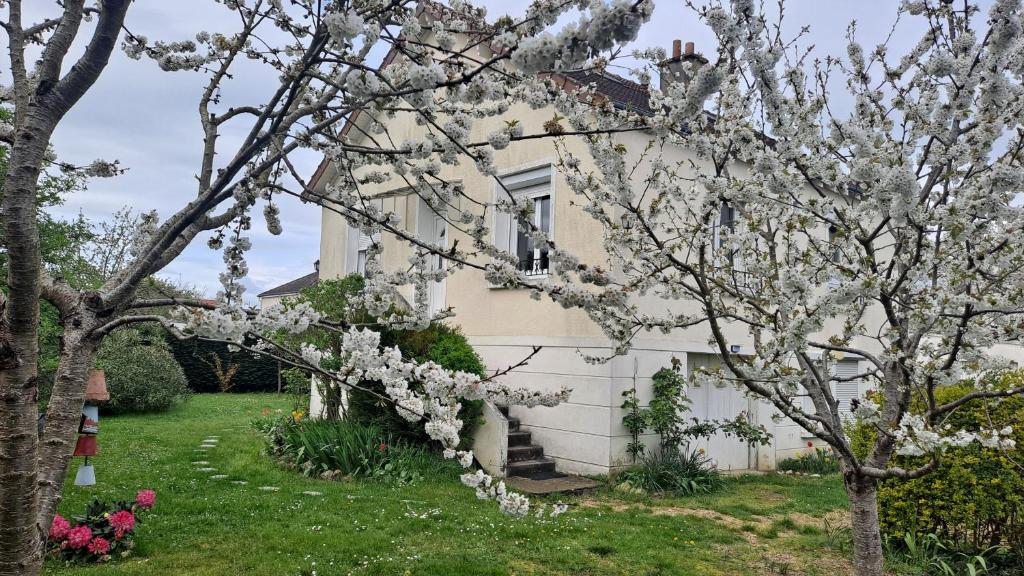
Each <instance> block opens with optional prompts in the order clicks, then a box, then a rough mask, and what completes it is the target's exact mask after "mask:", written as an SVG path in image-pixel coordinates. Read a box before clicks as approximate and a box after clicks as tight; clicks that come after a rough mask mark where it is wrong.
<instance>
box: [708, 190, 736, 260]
mask: <svg viewBox="0 0 1024 576" xmlns="http://www.w3.org/2000/svg"><path fill="white" fill-rule="evenodd" d="M735 227H736V209H735V208H733V206H732V204H729V203H728V202H727V201H725V200H722V203H721V204H720V205H719V208H718V217H717V218H716V220H715V222H714V224H713V225H712V228H713V230H714V245H715V249H716V250H717V249H719V248H721V247H722V246H723V245H724V244H725V238H724V236H725V234H723V232H724V231H725V230H728V231H729V232H732V231H733V229H734V228H735ZM729 259H730V260H731V259H732V253H731V252H730V254H729Z"/></svg>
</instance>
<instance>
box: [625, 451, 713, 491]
mask: <svg viewBox="0 0 1024 576" xmlns="http://www.w3.org/2000/svg"><path fill="white" fill-rule="evenodd" d="M618 480H620V481H621V482H624V483H628V484H629V486H630V487H633V488H640V489H642V490H645V491H647V492H651V493H655V494H677V495H682V496H687V495H690V494H707V493H710V492H714V491H715V490H717V489H719V488H721V487H722V485H723V483H724V482H723V480H722V476H721V474H720V473H719V472H718V470H717V469H715V467H714V465H712V463H711V459H710V458H708V457H707V456H705V455H704V453H703V452H701V451H700V450H694V451H692V452H685V453H683V452H679V451H676V450H661V451H658V452H655V453H648V454H644V455H643V456H642V457H641V458H640V463H639V464H636V465H635V466H630V467H629V468H627V469H626V470H625V471H623V472H622V473H620V474H619V476H618Z"/></svg>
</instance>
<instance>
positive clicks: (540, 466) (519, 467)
mask: <svg viewBox="0 0 1024 576" xmlns="http://www.w3.org/2000/svg"><path fill="white" fill-rule="evenodd" d="M508 475H509V476H519V477H521V478H534V479H538V480H540V479H544V478H552V477H555V476H558V475H559V474H558V473H557V472H555V461H554V460H552V459H550V458H536V459H532V460H520V461H518V462H512V461H509V463H508Z"/></svg>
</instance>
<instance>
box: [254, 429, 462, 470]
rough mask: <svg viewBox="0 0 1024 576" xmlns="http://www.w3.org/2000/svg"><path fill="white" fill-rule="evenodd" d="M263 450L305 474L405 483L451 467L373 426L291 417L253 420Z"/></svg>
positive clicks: (424, 451) (438, 458) (433, 455)
mask: <svg viewBox="0 0 1024 576" xmlns="http://www.w3.org/2000/svg"><path fill="white" fill-rule="evenodd" d="M256 425H257V427H258V428H259V429H260V430H261V431H262V432H263V433H264V434H265V435H266V436H267V441H268V451H269V452H270V453H271V454H272V455H274V456H275V457H277V458H279V459H280V460H282V461H283V462H285V463H286V464H289V465H292V466H295V467H296V468H298V469H300V470H301V471H302V472H303V474H305V475H307V476H325V477H331V478H334V477H362V478H372V479H378V480H386V481H397V482H399V483H403V484H411V483H413V482H416V481H418V480H420V479H422V478H423V477H424V476H427V475H430V476H440V475H442V474H444V473H446V472H452V471H453V469H454V466H453V465H452V464H451V463H449V462H446V461H444V460H442V459H441V458H440V457H439V456H438V455H436V454H433V453H431V452H429V451H427V450H425V449H424V448H422V447H419V446H414V445H410V444H409V443H407V442H406V441H405V440H402V439H400V438H397V437H395V436H393V435H391V434H388V433H385V432H383V431H382V430H381V429H380V428H378V427H376V426H368V425H364V424H358V423H353V422H348V421H344V420H343V421H338V422H332V421H327V420H313V421H304V422H296V421H295V420H293V419H291V418H282V419H277V420H274V421H269V422H267V421H264V422H258V423H257V424H256Z"/></svg>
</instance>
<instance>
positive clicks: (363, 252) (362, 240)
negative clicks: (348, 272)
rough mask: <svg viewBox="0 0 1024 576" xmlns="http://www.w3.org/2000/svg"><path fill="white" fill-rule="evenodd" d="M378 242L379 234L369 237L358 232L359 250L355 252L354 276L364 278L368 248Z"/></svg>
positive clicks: (364, 233)
mask: <svg viewBox="0 0 1024 576" xmlns="http://www.w3.org/2000/svg"><path fill="white" fill-rule="evenodd" d="M378 242H380V233H379V232H378V233H377V234H374V235H373V236H372V237H370V236H368V235H367V234H366V232H363V231H362V230H360V231H359V248H358V250H357V251H356V269H355V272H356V274H359V275H360V276H366V258H367V252H368V251H369V250H370V246H372V245H373V244H376V243H378Z"/></svg>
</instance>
